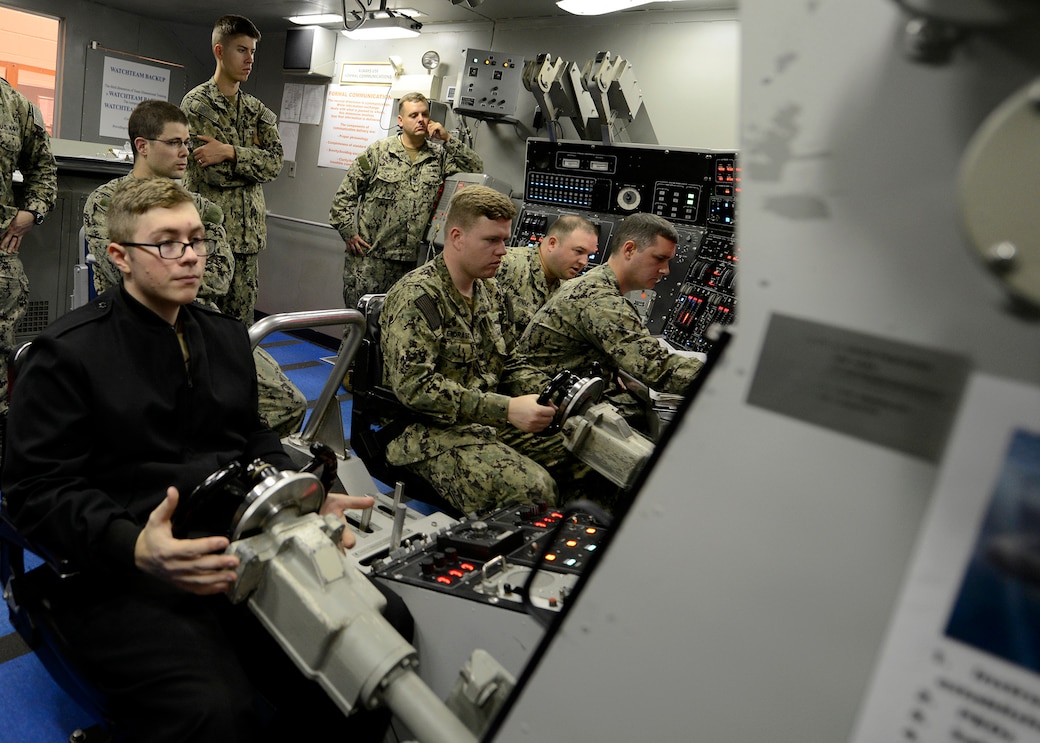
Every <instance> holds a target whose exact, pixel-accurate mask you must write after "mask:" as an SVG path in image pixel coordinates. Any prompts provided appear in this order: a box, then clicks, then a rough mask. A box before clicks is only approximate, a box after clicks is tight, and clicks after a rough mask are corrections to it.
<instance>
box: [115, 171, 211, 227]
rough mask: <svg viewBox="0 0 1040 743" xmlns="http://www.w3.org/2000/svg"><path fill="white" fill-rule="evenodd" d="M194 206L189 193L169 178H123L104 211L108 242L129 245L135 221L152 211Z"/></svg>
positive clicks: (192, 198) (135, 225) (193, 200)
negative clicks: (185, 205) (106, 209)
mask: <svg viewBox="0 0 1040 743" xmlns="http://www.w3.org/2000/svg"><path fill="white" fill-rule="evenodd" d="M181 204H191V205H192V206H195V199H194V197H192V195H191V193H190V192H189V191H188V190H187V189H185V188H184V187H183V186H181V185H180V184H178V183H177V182H176V181H174V180H173V179H172V178H127V179H126V180H125V181H123V182H122V183H121V184H119V186H118V188H116V190H115V193H113V194H112V201H111V203H110V204H109V207H108V239H109V240H111V241H112V242H114V243H124V242H133V239H134V236H135V234H136V232H137V220H138V218H139V217H140V216H141V215H142V214H145V213H147V212H150V211H151V210H152V209H172V208H174V207H176V206H180V205H181Z"/></svg>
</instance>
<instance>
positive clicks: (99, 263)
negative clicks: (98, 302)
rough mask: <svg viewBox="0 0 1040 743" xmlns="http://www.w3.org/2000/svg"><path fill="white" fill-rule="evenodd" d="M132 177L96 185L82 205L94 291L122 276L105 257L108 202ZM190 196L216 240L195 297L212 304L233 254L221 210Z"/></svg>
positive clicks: (222, 290) (225, 282)
mask: <svg viewBox="0 0 1040 743" xmlns="http://www.w3.org/2000/svg"><path fill="white" fill-rule="evenodd" d="M133 177H134V175H133V174H132V173H131V174H127V175H124V176H122V177H120V178H114V179H112V180H110V181H109V182H108V183H105V184H103V185H101V186H98V187H97V188H95V189H94V190H93V192H91V194H90V196H88V197H87V202H86V204H84V206H83V227H84V231H85V234H86V239H87V249H88V250H89V251H90V254H91V255H92V256H94V291H95V292H97V293H98V294H101V293H102V292H103V291H105V290H106V289H108V288H109V287H110V286H113V285H115V284H118V283H119V282H120V281H122V278H123V277H122V274H120V273H119V269H118V268H116V267H115V265H114V264H113V263H112V261H111V260H110V259H109V257H108V243H109V240H108V205H109V204H110V203H111V201H112V194H114V193H115V192H116V189H117V188H118V187H119V185H120V184H121V183H123V181H126V180H128V179H130V178H133ZM192 197H193V198H194V199H195V208H196V209H197V210H198V212H199V216H201V217H202V226H203V227H205V228H206V237H208V238H210V239H212V240H214V241H216V247H215V249H214V251H213V252H212V253H210V254H209V256H208V257H207V258H206V270H205V272H204V273H203V274H202V286H201V287H199V295H198V301H199V302H202V303H203V304H208V305H211V306H214V307H215V306H216V305H217V302H218V300H219V299H220V297H223V296H224V295H225V294H227V291H228V287H229V286H230V285H231V275H232V274H233V273H234V271H235V256H234V255H233V254H232V252H231V248H230V246H228V241H227V233H226V232H225V231H224V213H223V212H222V211H221V210H220V207H219V206H217V205H216V204H214V203H213V202H212V201H210V200H209V199H207V198H205V197H204V196H201V195H199V194H197V193H193V194H192Z"/></svg>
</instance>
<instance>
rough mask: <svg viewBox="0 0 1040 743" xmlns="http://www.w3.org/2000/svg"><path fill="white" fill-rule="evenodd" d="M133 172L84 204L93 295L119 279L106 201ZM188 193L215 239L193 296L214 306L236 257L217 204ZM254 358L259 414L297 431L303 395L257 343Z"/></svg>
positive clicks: (286, 431) (283, 431)
mask: <svg viewBox="0 0 1040 743" xmlns="http://www.w3.org/2000/svg"><path fill="white" fill-rule="evenodd" d="M133 177H134V176H133V175H132V174H130V175H125V176H123V177H121V178H116V179H114V180H111V181H109V182H108V183H105V184H104V185H101V186H98V187H97V188H96V189H94V191H93V192H92V193H91V194H90V196H89V197H87V203H86V204H85V205H84V207H83V226H84V227H85V228H86V229H85V232H86V239H87V248H88V249H89V250H90V253H91V255H93V256H94V259H95V263H94V289H95V290H96V291H97V293H98V294H100V293H102V292H104V291H105V290H107V289H108V288H109V287H111V286H113V285H115V284H118V283H119V282H120V281H122V274H120V273H119V270H118V269H117V268H116V267H115V265H114V264H113V263H112V261H110V260H109V258H108V242H109V240H108V206H109V204H110V203H111V201H112V194H113V193H115V190H116V188H118V186H119V184H120V183H122V182H123V181H124V180H126V179H128V178H133ZM193 196H194V198H195V208H196V209H198V211H199V215H200V216H201V217H202V224H203V226H204V227H205V228H206V236H207V237H210V238H212V239H213V240H215V241H216V247H215V249H214V251H213V252H212V253H210V254H209V256H207V258H206V269H205V271H204V272H203V274H202V286H200V287H199V294H198V298H197V301H198V302H199V303H200V304H204V305H207V306H209V307H214V308H217V309H219V307H218V302H219V300H220V299H221V298H222V297H223V296H224V294H225V293H226V292H227V290H228V287H229V286H230V284H231V275H232V273H233V272H234V268H235V257H234V254H233V253H232V252H231V248H230V247H229V246H228V243H227V236H226V234H225V231H224V225H223V222H224V214H223V213H222V212H221V210H220V207H219V206H217V205H216V204H214V203H213V202H212V201H210V200H209V199H207V198H205V197H203V196H200V195H199V194H193ZM253 361H254V362H255V364H256V379H257V387H258V389H259V395H260V405H259V410H260V419H261V420H262V421H263V422H264V423H266V424H267V425H268V426H269V427H270V428H273V429H274V430H275V431H277V432H278V433H279V435H281V436H288V435H290V434H293V433H296V432H297V431H299V430H300V424H301V423H303V419H304V417H305V416H306V415H307V398H305V397H304V396H303V393H302V392H300V390H299V389H297V388H296V385H294V384H293V383H292V382H291V381H290V380H289V378H288V377H287V376H285V373H284V372H283V371H282V370H281V368H280V367H279V366H278V362H277V361H275V360H274V358H273V357H272V356H271V354H269V353H268V352H267V351H265V350H263V349H262V348H260V347H259V346H258V347H257V348H255V349H253Z"/></svg>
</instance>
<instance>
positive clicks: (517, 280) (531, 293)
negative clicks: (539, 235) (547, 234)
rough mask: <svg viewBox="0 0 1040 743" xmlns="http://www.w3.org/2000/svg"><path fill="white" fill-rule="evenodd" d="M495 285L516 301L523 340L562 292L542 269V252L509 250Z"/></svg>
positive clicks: (518, 331) (518, 332)
mask: <svg viewBox="0 0 1040 743" xmlns="http://www.w3.org/2000/svg"><path fill="white" fill-rule="evenodd" d="M495 281H497V282H498V285H499V287H501V289H502V291H504V292H506V293H507V294H508V295H509V297H510V299H512V301H513V320H514V326H515V327H516V337H517V338H518V339H519V338H520V336H521V335H523V333H524V330H526V329H527V326H528V325H529V324H530V323H531V318H532V317H534V313H536V312H537V311H538V310H539V309H541V307H542V305H544V304H545V303H546V302H548V301H549V297H551V296H552V295H553V294H555V293H556V290H557V289H559V288H560V282H559V281H554V282H553V283H552V284H550V283H549V279H548V278H547V277H546V275H545V269H543V268H542V261H541V258H540V257H539V255H538V248H531V247H522V248H509V250H507V251H506V255H505V257H504V258H502V265H501V266H499V267H498V271H497V272H496V273H495Z"/></svg>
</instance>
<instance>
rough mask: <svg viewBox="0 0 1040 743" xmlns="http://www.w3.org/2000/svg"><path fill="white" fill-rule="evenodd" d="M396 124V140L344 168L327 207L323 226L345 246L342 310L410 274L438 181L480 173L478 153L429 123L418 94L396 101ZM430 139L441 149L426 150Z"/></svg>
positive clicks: (426, 108)
mask: <svg viewBox="0 0 1040 743" xmlns="http://www.w3.org/2000/svg"><path fill="white" fill-rule="evenodd" d="M397 125H398V126H399V127H400V128H401V133H400V134H399V135H396V136H393V137H388V138H386V139H382V140H380V141H378V142H375V143H373V144H371V145H369V147H368V148H367V149H366V150H365V151H364V152H363V153H361V155H359V156H358V158H357V159H356V160H355V161H354V162H353V163H352V164H351V166H350V168H349V169H348V170H347V173H346V175H345V176H344V177H343V182H342V183H341V184H340V186H339V189H338V190H337V191H336V196H335V198H334V199H333V202H332V209H331V211H330V214H329V222H330V223H331V224H332V226H333V227H335V228H336V230H337V231H338V232H339V234H340V237H342V238H343V242H344V244H345V247H346V257H345V259H344V264H343V302H344V305H345V306H346V307H350V308H354V307H357V303H358V300H359V299H361V297H363V296H364V295H366V294H379V293H382V292H385V291H386V290H387V289H389V288H390V287H391V286H392V285H393V283H394V282H395V281H397V280H398V279H399V278H401V277H402V276H404V275H405V274H406V273H408V271H410V270H412V269H413V268H415V264H416V261H417V259H418V251H419V245H420V244H421V243H422V239H423V232H424V231H425V230H426V225H427V223H428V222H429V221H430V215H431V214H432V213H433V208H434V206H436V203H435V202H436V199H437V194H438V192H439V190H440V187H441V183H442V182H443V181H444V179H445V178H447V177H448V176H450V175H454V174H456V173H479V172H481V171H482V170H483V169H484V163H483V161H482V160H481V159H480V157H479V156H478V155H477V153H475V152H474V151H473V150H471V149H470V148H469V147H467V146H466V145H464V144H462V142H460V141H459V140H458V139H456V138H454V137H452V136H451V134H450V133H449V132H448V131H447V130H446V129H445V128H444V127H443V126H441V125H440V124H439V123H437V122H436V121H431V120H430V102H429V101H428V100H427V99H426V97H425V96H423V95H422V94H420V93H409V94H407V95H406V96H404V97H403V98H401V101H400V104H399V105H398V116H397ZM430 138H432V139H434V140H437V141H440V142H442V143H443V144H442V145H441V146H440V147H433V146H431V145H430Z"/></svg>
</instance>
